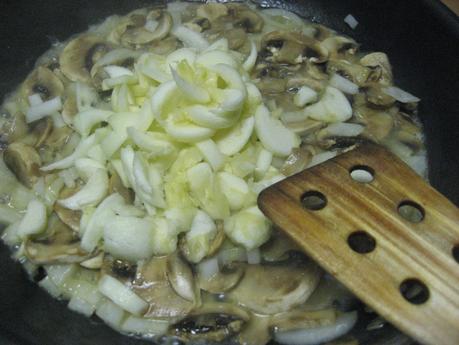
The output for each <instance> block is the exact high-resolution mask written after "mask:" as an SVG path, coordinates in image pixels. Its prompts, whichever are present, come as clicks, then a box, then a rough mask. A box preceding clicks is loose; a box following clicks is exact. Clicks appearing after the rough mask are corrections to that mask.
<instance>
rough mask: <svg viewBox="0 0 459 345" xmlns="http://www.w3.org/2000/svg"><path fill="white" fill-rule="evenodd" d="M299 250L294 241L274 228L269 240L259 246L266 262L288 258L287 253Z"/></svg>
mask: <svg viewBox="0 0 459 345" xmlns="http://www.w3.org/2000/svg"><path fill="white" fill-rule="evenodd" d="M299 250H300V248H299V247H298V245H297V244H296V243H295V242H294V241H292V240H291V239H290V238H289V237H287V235H285V233H283V232H282V231H280V230H279V229H276V230H275V231H273V234H272V235H271V238H270V240H269V241H268V242H266V243H265V244H264V245H263V246H262V247H261V256H262V258H263V260H264V261H268V262H276V261H284V260H287V259H288V258H289V253H291V252H293V251H299Z"/></svg>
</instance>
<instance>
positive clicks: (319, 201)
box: [301, 190, 327, 211]
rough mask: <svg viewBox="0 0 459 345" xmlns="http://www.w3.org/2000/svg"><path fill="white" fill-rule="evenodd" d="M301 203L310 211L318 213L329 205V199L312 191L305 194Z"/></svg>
mask: <svg viewBox="0 0 459 345" xmlns="http://www.w3.org/2000/svg"><path fill="white" fill-rule="evenodd" d="M301 203H302V204H303V207H304V208H306V209H308V210H311V211H318V210H321V209H323V208H324V207H325V206H326V205H327V198H326V197H325V195H323V194H322V193H321V192H318V191H315V190H311V191H309V192H306V193H304V194H303V196H302V197H301Z"/></svg>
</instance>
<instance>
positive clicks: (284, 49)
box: [261, 31, 329, 64]
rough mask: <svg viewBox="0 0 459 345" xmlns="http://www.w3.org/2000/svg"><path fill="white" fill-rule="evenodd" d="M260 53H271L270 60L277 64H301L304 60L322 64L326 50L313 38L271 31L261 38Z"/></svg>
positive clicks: (326, 56) (296, 33)
mask: <svg viewBox="0 0 459 345" xmlns="http://www.w3.org/2000/svg"><path fill="white" fill-rule="evenodd" d="M261 48H262V51H263V50H265V51H268V52H269V53H271V57H270V59H271V60H272V61H273V62H277V63H288V64H301V63H302V62H303V61H304V60H308V61H311V62H313V63H323V62H325V61H327V59H328V55H329V53H328V50H327V49H326V48H325V47H324V46H322V45H320V42H319V41H317V40H315V39H314V38H311V37H308V36H306V35H303V34H301V33H298V32H289V31H272V32H269V33H267V34H266V35H264V36H263V38H262V42H261Z"/></svg>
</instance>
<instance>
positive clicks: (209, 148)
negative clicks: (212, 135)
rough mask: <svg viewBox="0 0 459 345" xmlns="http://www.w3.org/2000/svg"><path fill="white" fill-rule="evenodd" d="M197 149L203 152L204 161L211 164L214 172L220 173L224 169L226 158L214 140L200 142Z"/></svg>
mask: <svg viewBox="0 0 459 345" xmlns="http://www.w3.org/2000/svg"><path fill="white" fill-rule="evenodd" d="M196 147H197V148H198V149H199V151H201V153H202V155H203V156H204V159H205V160H206V161H207V162H208V163H209V164H210V166H211V167H212V169H213V170H214V171H218V170H220V169H221V168H222V167H223V163H224V162H225V156H223V154H222V153H221V152H220V150H219V149H218V146H217V145H216V144H215V142H214V141H213V140H212V139H207V140H204V141H200V142H198V143H196Z"/></svg>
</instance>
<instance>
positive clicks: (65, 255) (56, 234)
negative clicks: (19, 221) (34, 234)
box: [24, 216, 98, 264]
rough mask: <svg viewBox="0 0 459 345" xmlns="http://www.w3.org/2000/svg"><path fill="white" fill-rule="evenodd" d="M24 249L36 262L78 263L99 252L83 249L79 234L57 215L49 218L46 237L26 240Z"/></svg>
mask: <svg viewBox="0 0 459 345" xmlns="http://www.w3.org/2000/svg"><path fill="white" fill-rule="evenodd" d="M24 250H25V255H26V256H27V258H28V259H29V260H30V261H31V262H33V263H35V264H59V263H76V262H82V261H85V260H87V259H89V258H91V257H93V256H95V255H97V254H98V253H94V254H90V253H87V252H85V251H84V250H83V249H81V247H80V242H79V238H78V235H77V234H75V233H74V232H73V231H72V230H71V229H70V228H69V227H68V226H67V225H65V224H64V223H62V222H61V221H60V219H59V218H57V217H56V216H54V217H51V218H50V220H49V225H48V229H47V235H46V237H45V238H42V239H37V240H33V239H28V240H26V242H25V245H24Z"/></svg>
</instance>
